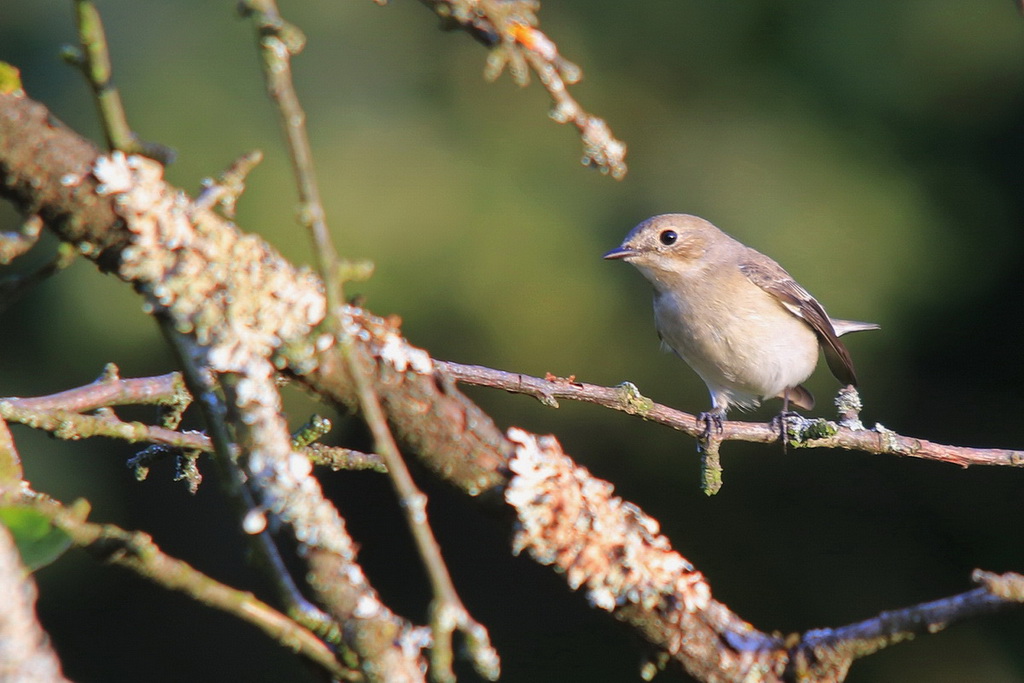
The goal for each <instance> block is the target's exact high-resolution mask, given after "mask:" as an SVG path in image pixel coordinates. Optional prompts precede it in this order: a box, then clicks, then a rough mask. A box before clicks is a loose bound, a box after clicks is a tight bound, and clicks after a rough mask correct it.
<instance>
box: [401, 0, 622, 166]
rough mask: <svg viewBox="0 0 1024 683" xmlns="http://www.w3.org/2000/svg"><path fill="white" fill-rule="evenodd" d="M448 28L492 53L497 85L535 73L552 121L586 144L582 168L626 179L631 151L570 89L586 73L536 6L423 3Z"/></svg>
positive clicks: (489, 1)
mask: <svg viewBox="0 0 1024 683" xmlns="http://www.w3.org/2000/svg"><path fill="white" fill-rule="evenodd" d="M420 1H421V2H422V3H423V4H424V5H426V6H427V7H429V8H430V9H432V10H433V11H434V12H435V13H436V14H437V15H438V16H439V17H441V19H442V21H443V22H444V23H443V25H444V27H445V28H453V27H458V28H461V29H463V30H465V31H466V32H467V33H468V34H469V35H471V36H473V37H474V38H475V39H477V40H478V41H479V42H481V43H483V44H484V45H487V46H488V47H490V49H491V52H490V54H489V55H488V57H487V67H486V69H485V70H484V77H485V78H487V79H488V80H494V79H496V78H497V77H498V76H499V75H500V74H501V73H502V71H504V70H505V69H506V68H507V69H508V71H509V73H510V75H511V76H512V80H513V81H515V83H517V84H518V85H520V86H525V85H527V84H528V83H529V80H530V78H529V72H530V69H533V71H534V73H536V74H537V77H538V79H539V80H540V82H541V84H542V85H543V86H544V89H545V90H547V91H548V94H549V95H550V96H551V99H552V101H553V102H554V107H553V108H552V109H551V118H552V119H554V120H555V121H557V122H558V123H572V124H573V125H575V126H576V129H577V130H578V131H579V132H580V137H581V139H582V141H583V163H584V164H585V165H587V166H594V167H596V168H598V169H600V171H601V172H602V173H609V174H611V176H612V177H613V178H615V179H616V180H621V179H622V178H624V177H625V176H626V172H627V167H626V145H625V143H623V142H622V141H621V140H618V139H616V138H615V137H614V136H613V135H612V132H611V129H610V128H609V127H608V124H607V123H605V121H604V120H603V119H601V118H599V117H597V116H594V115H593V114H590V113H588V112H587V111H586V110H585V109H584V108H583V107H582V106H581V105H580V104H579V102H577V101H576V99H575V98H574V97H573V96H572V95H571V94H569V90H568V88H567V87H566V86H567V85H571V84H574V83H577V82H579V80H580V79H581V78H582V77H583V72H582V70H581V69H580V68H579V67H578V66H576V65H575V64H573V63H572V62H570V61H568V60H567V59H565V58H564V57H562V55H561V54H559V51H558V46H557V45H556V44H555V42H554V41H553V40H551V39H550V38H548V37H547V36H546V35H545V34H544V33H543V32H542V31H541V30H540V29H538V28H537V24H538V19H537V13H536V10H537V8H538V6H539V3H538V2H536V1H535V0H420Z"/></svg>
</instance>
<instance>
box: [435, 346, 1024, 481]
mask: <svg viewBox="0 0 1024 683" xmlns="http://www.w3.org/2000/svg"><path fill="white" fill-rule="evenodd" d="M434 363H435V365H436V366H437V367H438V368H439V369H441V370H443V371H444V372H445V373H446V374H448V375H449V376H451V377H452V378H453V379H454V380H455V381H457V382H461V383H463V384H472V385H476V386H486V387H493V388H495V389H504V390H505V391H508V392H510V393H514V394H526V395H527V396H533V397H534V398H536V399H537V400H539V401H540V402H541V403H543V404H545V405H548V406H552V407H557V406H558V399H560V398H567V399H571V400H574V401H583V402H586V403H596V404H597V405H600V406H603V407H605V408H611V409H613V410H619V411H622V412H624V413H629V414H630V415H638V416H640V417H642V418H643V419H645V420H649V421H651V422H657V423H658V424H662V425H665V426H668V427H671V428H673V429H676V430H678V431H681V432H683V433H685V434H689V435H690V436H692V437H694V438H699V437H700V436H701V434H702V433H703V431H704V423H703V422H701V421H698V418H697V416H696V415H693V414H692V413H685V412H683V411H681V410H676V409H675V408H669V407H668V406H665V405H662V404H660V403H655V402H654V401H652V400H651V399H649V398H647V397H646V396H643V395H642V394H640V392H639V391H638V390H637V388H636V387H635V386H634V385H633V384H630V383H629V382H625V383H623V384H620V385H619V386H617V387H603V386H599V385H596V384H587V383H585V382H577V381H576V380H575V378H563V377H555V376H554V375H549V376H548V377H547V378H544V379H542V378H540V377H532V376H530V375H524V374H522V373H517V372H506V371H504V370H494V369H492V368H487V367H483V366H480V365H463V364H461V363H453V362H451V361H439V360H435V361H434ZM800 426H801V430H800V433H799V434H797V435H796V436H795V437H794V436H793V434H792V433H789V435H788V436H789V437H791V438H790V440H789V441H788V442H787V443H788V445H789V446H792V447H796V448H842V449H845V450H857V451H863V452H865V453H874V454H876V455H883V454H888V455H902V456H908V457H913V458H923V459H926V460H936V461H939V462H945V463H950V464H953V465H959V466H961V467H969V466H971V465H1003V466H1009V467H1024V451H1015V450H1008V449H1002V448H969V447H964V446H949V445H945V444H938V443H934V442H932V441H926V440H925V439H918V438H914V437H910V436H902V435H900V434H897V433H896V432H893V431H891V430H889V429H887V428H885V427H883V426H882V425H880V424H876V425H875V426H874V428H873V429H850V428H848V427H844V426H842V425H840V424H836V423H834V422H830V421H828V420H824V419H820V418H818V419H814V420H805V421H804V422H803V423H801V425H800ZM721 439H722V440H723V441H748V442H753V443H773V442H776V441H778V440H779V431H778V429H777V428H775V427H773V425H772V423H770V422H768V423H761V422H740V421H737V420H728V421H723V422H722V434H721Z"/></svg>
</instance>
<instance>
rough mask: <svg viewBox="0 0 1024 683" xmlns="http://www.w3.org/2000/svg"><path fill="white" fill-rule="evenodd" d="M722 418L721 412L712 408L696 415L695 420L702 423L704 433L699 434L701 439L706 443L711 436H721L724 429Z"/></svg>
mask: <svg viewBox="0 0 1024 683" xmlns="http://www.w3.org/2000/svg"><path fill="white" fill-rule="evenodd" d="M722 420H723V417H722V413H720V412H717V411H714V410H709V411H708V412H706V413H701V414H700V415H698V416H697V422H703V423H704V433H703V434H701V436H700V438H701V441H703V442H705V443H707V442H708V441H710V440H711V438H712V437H713V436H721V435H722V432H723V431H724V429H725V426H724V425H723V424H722Z"/></svg>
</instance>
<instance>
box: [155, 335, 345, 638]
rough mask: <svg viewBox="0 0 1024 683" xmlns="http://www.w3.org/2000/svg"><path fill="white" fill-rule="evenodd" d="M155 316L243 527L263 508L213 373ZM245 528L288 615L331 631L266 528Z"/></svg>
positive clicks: (330, 622)
mask: <svg viewBox="0 0 1024 683" xmlns="http://www.w3.org/2000/svg"><path fill="white" fill-rule="evenodd" d="M158 320H159V322H160V328H161V330H162V331H163V333H164V336H165V338H166V339H167V340H168V342H169V343H170V344H171V347H172V348H173V349H174V351H175V352H176V353H177V355H178V359H179V361H180V364H181V367H182V368H183V371H184V377H185V383H186V385H188V387H189V390H190V391H191V392H192V394H193V396H195V397H197V400H198V403H199V407H200V410H202V412H203V416H204V418H205V420H206V424H207V427H208V428H209V430H210V434H211V441H212V443H213V448H214V451H215V452H216V454H217V456H218V457H217V458H216V461H215V462H217V463H218V466H219V470H220V473H221V474H222V475H223V479H224V481H225V482H226V486H225V488H226V490H227V491H228V493H229V494H230V495H231V498H232V500H233V501H234V503H235V506H236V508H238V510H239V516H240V519H242V520H243V521H242V526H243V528H245V527H246V523H247V522H249V521H250V520H251V519H253V518H254V516H262V514H263V511H262V509H261V508H260V506H258V505H257V504H256V501H255V500H254V498H253V495H252V492H251V491H250V490H249V487H248V486H247V484H246V477H245V476H244V475H243V474H242V472H241V470H240V468H239V467H238V464H237V452H238V447H237V446H236V445H235V443H234V440H233V439H232V438H231V434H230V432H229V430H228V425H227V421H226V420H227V409H226V407H225V406H224V403H223V401H222V400H221V399H220V397H219V396H218V395H217V393H216V391H215V386H214V381H213V377H212V376H211V375H210V373H208V372H207V371H205V370H204V369H200V368H199V367H198V366H197V365H196V364H195V363H194V362H193V358H194V354H193V353H192V352H191V348H190V347H191V343H190V342H189V341H188V340H186V338H185V337H184V335H181V334H179V333H178V332H177V331H176V330H175V329H174V326H173V324H172V323H171V322H170V321H169V320H168V319H167V318H166V317H164V316H160V317H159V319H158ZM264 526H265V525H264ZM246 531H249V532H250V535H251V536H253V537H254V538H255V540H256V543H255V547H256V549H257V551H258V552H259V553H260V555H261V556H262V558H263V560H264V561H265V563H266V566H267V568H268V570H269V571H270V575H271V577H272V578H273V579H274V581H275V584H276V587H277V590H278V595H279V596H280V597H281V599H282V600H283V601H284V602H285V604H286V605H288V611H289V614H290V615H291V616H292V618H294V619H295V620H296V621H298V622H299V623H301V624H304V625H306V626H308V627H309V628H311V629H313V630H315V631H316V632H317V633H319V634H320V635H325V634H328V633H333V632H334V631H335V629H336V625H335V623H334V621H333V620H332V619H331V618H330V617H329V616H328V615H327V614H326V613H324V612H323V611H322V610H320V609H319V608H317V607H316V606H315V605H313V604H312V603H310V602H309V601H308V600H307V599H306V598H305V596H304V595H302V591H300V590H299V587H298V586H297V585H296V584H295V580H294V579H293V578H292V575H291V572H289V571H288V567H287V565H286V564H285V562H284V559H283V558H282V557H281V554H280V552H279V551H278V548H277V545H276V544H275V543H274V539H273V538H272V537H271V535H270V532H269V531H267V530H266V529H265V528H264V529H257V530H252V529H246Z"/></svg>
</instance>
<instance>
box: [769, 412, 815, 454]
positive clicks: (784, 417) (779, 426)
mask: <svg viewBox="0 0 1024 683" xmlns="http://www.w3.org/2000/svg"><path fill="white" fill-rule="evenodd" d="M806 422H807V418H806V417H804V416H803V415H801V414H800V413H798V412H796V411H794V410H783V411H782V412H781V413H779V414H778V415H776V416H775V417H773V418H772V421H771V422H770V423H769V424H770V425H771V429H772V431H775V430H778V431H779V441H781V442H782V451H783V452H786V445H787V444H788V443H789V437H790V431H789V428H790V427H793V434H792V435H793V436H797V435H798V434H799V433H800V432H801V431H802V429H803V426H804V424H805V423H806Z"/></svg>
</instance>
